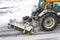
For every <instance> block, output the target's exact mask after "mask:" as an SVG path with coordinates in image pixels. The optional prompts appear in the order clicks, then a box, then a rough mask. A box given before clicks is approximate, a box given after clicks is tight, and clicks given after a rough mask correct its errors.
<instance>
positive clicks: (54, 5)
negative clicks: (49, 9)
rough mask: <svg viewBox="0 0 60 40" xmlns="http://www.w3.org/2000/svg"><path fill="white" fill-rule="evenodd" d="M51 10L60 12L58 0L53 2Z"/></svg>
mask: <svg viewBox="0 0 60 40" xmlns="http://www.w3.org/2000/svg"><path fill="white" fill-rule="evenodd" d="M53 10H54V11H56V12H60V2H54V3H53Z"/></svg>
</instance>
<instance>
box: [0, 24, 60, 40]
mask: <svg viewBox="0 0 60 40" xmlns="http://www.w3.org/2000/svg"><path fill="white" fill-rule="evenodd" d="M0 29H1V30H2V28H0ZM3 29H4V28H3ZM1 30H0V40H60V24H58V26H57V28H56V29H55V30H54V31H51V32H43V31H40V32H39V33H35V34H33V35H27V34H22V33H21V32H19V31H17V30H14V29H11V30H10V32H7V34H6V35H1ZM6 30H9V29H6ZM2 31H3V30H2ZM2 34H4V32H2Z"/></svg>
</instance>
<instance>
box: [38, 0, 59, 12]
mask: <svg viewBox="0 0 60 40" xmlns="http://www.w3.org/2000/svg"><path fill="white" fill-rule="evenodd" d="M39 7H40V8H41V9H44V10H46V9H51V10H54V11H55V12H60V0H39Z"/></svg>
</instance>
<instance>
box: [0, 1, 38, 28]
mask: <svg viewBox="0 0 60 40" xmlns="http://www.w3.org/2000/svg"><path fill="white" fill-rule="evenodd" d="M38 1H39V0H0V8H1V9H0V11H2V12H7V13H5V14H2V13H0V27H2V26H7V24H8V22H9V19H16V20H17V21H22V17H24V16H31V12H32V11H31V9H32V7H33V5H37V4H38ZM4 7H8V8H6V9H3V8H4Z"/></svg>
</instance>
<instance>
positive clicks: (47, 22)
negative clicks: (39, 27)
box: [44, 17, 55, 29]
mask: <svg viewBox="0 0 60 40" xmlns="http://www.w3.org/2000/svg"><path fill="white" fill-rule="evenodd" d="M54 25H55V20H54V18H53V17H47V18H46V19H45V20H44V27H45V28H48V29H49V28H52V27H53V26H54Z"/></svg>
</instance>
